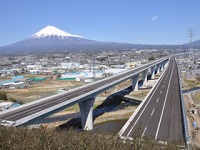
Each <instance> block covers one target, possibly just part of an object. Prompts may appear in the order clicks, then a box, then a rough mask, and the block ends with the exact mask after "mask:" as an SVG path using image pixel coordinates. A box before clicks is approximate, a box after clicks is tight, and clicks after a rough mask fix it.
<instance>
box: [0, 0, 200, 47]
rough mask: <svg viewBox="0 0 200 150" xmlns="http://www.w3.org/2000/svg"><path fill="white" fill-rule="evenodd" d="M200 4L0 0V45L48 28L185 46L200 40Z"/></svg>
mask: <svg viewBox="0 0 200 150" xmlns="http://www.w3.org/2000/svg"><path fill="white" fill-rule="evenodd" d="M199 6H200V0H0V20H1V21H0V45H1V46H3V45H7V44H11V43H14V42H18V41H20V40H23V39H25V38H27V37H29V36H31V35H32V34H34V33H35V32H37V31H38V30H40V29H42V28H44V27H46V26H47V25H52V26H55V27H57V28H59V29H62V30H64V31H66V32H69V33H71V34H76V35H80V36H83V37H86V38H88V39H93V40H97V41H107V42H126V43H134V44H136V43H141V44H182V43H186V42H188V40H189V39H188V37H187V31H188V29H189V28H194V30H195V37H194V39H200V7H199Z"/></svg>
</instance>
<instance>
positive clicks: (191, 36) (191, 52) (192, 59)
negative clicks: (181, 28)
mask: <svg viewBox="0 0 200 150" xmlns="http://www.w3.org/2000/svg"><path fill="white" fill-rule="evenodd" d="M188 37H189V43H190V50H189V59H190V61H191V63H192V65H194V54H193V37H194V29H193V28H189V30H188Z"/></svg>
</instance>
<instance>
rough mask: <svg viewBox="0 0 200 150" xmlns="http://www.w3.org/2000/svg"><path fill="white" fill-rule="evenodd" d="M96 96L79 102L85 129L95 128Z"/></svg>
mask: <svg viewBox="0 0 200 150" xmlns="http://www.w3.org/2000/svg"><path fill="white" fill-rule="evenodd" d="M94 101H95V98H91V99H88V100H85V101H82V102H80V103H78V105H79V108H80V113H81V124H82V129H83V130H92V129H93V106H94Z"/></svg>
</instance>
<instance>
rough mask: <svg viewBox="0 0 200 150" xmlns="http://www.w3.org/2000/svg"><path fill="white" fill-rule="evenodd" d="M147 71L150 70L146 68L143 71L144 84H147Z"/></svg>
mask: <svg viewBox="0 0 200 150" xmlns="http://www.w3.org/2000/svg"><path fill="white" fill-rule="evenodd" d="M147 72H148V70H144V71H143V72H142V80H143V83H142V85H145V84H146V83H147Z"/></svg>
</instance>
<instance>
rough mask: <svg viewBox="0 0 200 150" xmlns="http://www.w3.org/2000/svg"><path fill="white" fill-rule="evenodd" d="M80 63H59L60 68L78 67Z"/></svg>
mask: <svg viewBox="0 0 200 150" xmlns="http://www.w3.org/2000/svg"><path fill="white" fill-rule="evenodd" d="M79 66H80V64H79V63H77V62H69V63H61V68H63V69H75V68H79Z"/></svg>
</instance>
